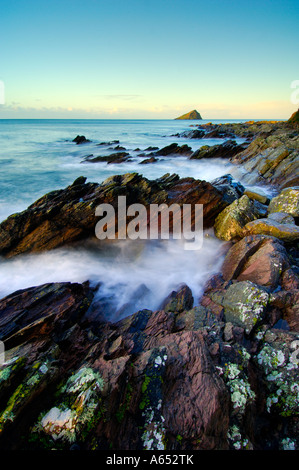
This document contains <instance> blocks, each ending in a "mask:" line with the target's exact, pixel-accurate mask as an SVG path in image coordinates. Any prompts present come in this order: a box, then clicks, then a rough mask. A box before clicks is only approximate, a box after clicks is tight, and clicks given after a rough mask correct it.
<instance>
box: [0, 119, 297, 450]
mask: <svg viewBox="0 0 299 470" xmlns="http://www.w3.org/2000/svg"><path fill="white" fill-rule="evenodd" d="M277 126H278V125H277V123H272V124H271V123H265V124H263V125H261V126H260V136H259V137H258V139H261V140H260V141H259V143H257V142H255V141H253V142H252V144H254V145H252V147H251V149H250V150H249V151H248V154H247V157H248V160H247V157H245V156H244V152H241V155H237V156H236V159H237V160H238V158H240V161H242V159H243V158H244V163H245V164H247V163H248V164H249V165H251V164H253V160H255V164H256V165H257V166H256V167H255V168H257V169H258V175H259V176H258V177H262V178H264V177H265V181H266V180H267V181H272V180H273V181H276V182H279V181H280V178H281V181H283V174H284V175H285V176H286V178H287V180H286V181H285V182H284V183H281V184H280V182H279V184H280V186H281V190H279V191H278V194H277V196H275V197H273V198H272V199H271V200H270V198H268V197H264V196H263V195H262V194H259V193H255V192H254V191H250V190H248V189H247V188H246V187H244V186H243V185H241V184H240V183H239V182H237V181H234V180H233V178H232V177H231V175H224V176H223V177H221V178H217V179H216V180H214V181H213V182H212V183H207V182H205V181H199V180H194V179H193V178H179V176H178V175H169V174H166V175H164V176H163V177H161V178H159V179H157V180H155V181H149V180H147V179H146V178H143V177H142V176H140V175H138V174H136V173H133V174H125V175H120V176H113V177H111V178H108V179H107V180H106V181H104V182H103V183H102V184H96V183H86V178H84V177H79V178H77V179H76V180H75V181H74V183H73V184H72V185H70V186H68V187H67V188H65V189H61V190H57V191H52V192H51V193H48V194H46V195H45V196H43V197H42V198H40V199H39V200H38V201H36V202H35V203H34V204H32V205H31V206H30V207H29V208H28V209H27V210H26V211H23V212H22V213H19V214H14V215H12V216H10V217H9V218H8V219H6V220H5V221H4V222H2V224H1V225H0V228H1V231H0V249H1V255H2V256H7V257H11V256H15V255H17V254H19V253H25V252H32V251H40V250H44V249H51V248H54V247H57V246H62V245H63V244H70V243H72V242H74V241H80V240H87V239H88V240H90V239H91V238H92V237H93V236H94V230H95V224H96V220H97V219H96V218H95V208H96V207H97V205H99V204H101V203H103V202H105V203H110V204H112V205H113V207H115V208H117V200H118V196H119V195H125V196H126V197H127V204H128V205H129V204H131V203H136V202H140V203H142V204H144V205H145V206H146V207H147V206H148V205H149V204H150V203H157V204H160V203H166V204H168V205H170V204H172V203H178V204H179V205H182V204H185V203H191V204H195V203H202V204H203V206H204V224H205V227H214V231H215V235H216V236H217V237H219V238H220V239H221V240H225V241H228V243H224V244H223V250H224V253H225V258H224V262H223V264H222V267H221V269H220V272H219V273H217V274H215V275H214V276H213V277H212V278H211V279H207V282H206V284H205V286H204V288H203V294H202V296H201V297H200V298H199V299H197V298H195V297H194V295H193V293H192V290H191V289H190V287H189V286H188V285H186V284H184V283H183V282H184V280H182V284H180V285H178V286H177V288H175V289H174V290H173V291H172V292H170V293H169V295H168V296H167V297H166V298H165V300H164V301H163V302H162V304H161V305H160V307H159V309H158V310H157V311H151V310H148V309H142V310H139V311H137V312H135V313H134V314H133V315H129V316H126V317H125V318H122V320H120V321H112V320H111V321H109V320H107V318H109V311H108V306H107V303H105V298H102V297H101V298H99V297H97V296H96V295H95V289H96V288H94V287H91V285H90V283H89V282H85V283H84V284H78V283H69V282H65V283H54V284H45V285H41V286H35V287H31V288H28V289H24V290H20V291H17V292H14V293H12V294H10V295H8V296H7V297H5V298H4V299H2V300H0V340H1V341H3V342H4V345H5V362H4V364H2V365H0V403H1V405H0V448H1V450H19V449H21V450H22V449H26V450H28V449H30V450H45V449H52V450H56V449H57V450H70V449H77V450H78V449H81V450H110V451H113V450H118V449H121V450H139V449H148V450H155V451H157V450H163V449H164V450H167V451H168V450H169V451H185V450H186V451H190V450H192V451H193V450H224V449H225V450H226V449H231V450H237V449H254V450H265V449H271V450H289V449H298V448H299V439H298V426H299V393H298V391H299V356H298V351H299V309H298V305H299V251H298V243H297V238H298V226H297V224H298V198H299V193H298V188H297V187H296V186H291V185H290V184H289V183H288V181H289V182H290V179H288V178H291V168H293V176H292V178H293V179H294V178H295V169H296V164H297V163H296V161H297V160H296V158H294V160H288V158H289V157H290V155H292V154H293V152H294V148H295V146H296V136H295V135H293V137H292V134H290V132H294V131H293V130H292V131H290V127H287V126H286V127H285V134H284V135H283V133H279V132H278V127H277ZM280 126H281V125H280ZM257 127H258V125H257ZM245 128H246V126H244V127H243V131H244V132H245ZM249 129H250V126H249V125H248V126H247V131H248V132H249ZM292 129H293V128H292ZM240 132H241V127H240ZM262 132H263V133H264V134H263V135H262ZM280 132H281V127H280ZM272 139H273V140H272ZM262 141H263V142H264V144H262ZM275 142H276V143H277V145H276V144H275ZM256 144H258V145H257V146H256ZM175 145H176V146H177V144H175ZM263 145H264V146H265V147H263ZM284 145H285V146H286V149H287V152H289V153H288V154H287V153H285V154H284V156H282V154H281V153H280V152H281V151H282V148H281V146H284ZM291 145H293V147H291ZM182 147H184V146H182ZM249 147H250V145H249ZM249 147H248V149H249ZM262 147H263V149H264V150H262V152H261V154H259V152H260V148H262ZM176 148H177V149H178V148H179V146H177V147H176ZM166 149H167V148H166ZM173 149H174V148H172V149H171V150H170V151H173ZM248 149H247V150H248ZM254 149H255V150H254ZM275 149H276V150H275ZM118 150H119V149H118ZM155 150H157V149H155ZM247 150H246V151H245V152H247ZM149 151H152V149H150V150H149ZM163 151H164V153H165V152H166V153H165V155H166V154H167V153H168V151H169V149H167V150H165V149H164V150H163ZM263 152H265V153H263ZM275 152H277V153H275ZM178 153H179V152H178ZM274 154H275V155H276V157H277V158H278V160H276V158H275V156H274ZM250 155H251V156H250ZM279 155H280V156H279ZM294 156H296V151H295V154H293V157H294ZM268 157H269V158H268ZM293 157H292V158H293ZM263 159H264V160H263ZM283 162H284V163H283ZM262 163H264V165H265V167H267V170H266V171H265V172H264V173H263V174H262V172H261V168H262ZM282 163H283V165H284V166H283V167H282V166H280V165H281V164H282ZM255 164H254V165H255ZM288 164H290V167H288ZM254 165H253V166H254ZM279 167H280V168H279ZM252 168H253V167H252ZM283 168H284V170H283ZM287 168H288V170H287ZM284 184H287V185H288V186H287V187H286V188H282V186H283V185H284ZM286 234H287V236H286ZM290 234H292V236H290ZM294 234H295V236H294ZM209 236H211V235H209ZM148 292H149V291H148V289H147V287H146V285H145V284H142V285H140V286H139V287H138V286H136V289H135V290H134V291H133V292H132V298H135V297H139V298H145V297H146V295H147V294H148ZM143 296H144V297H143ZM127 307H128V305H127V304H125V305H123V307H121V309H120V310H119V311H121V312H122V313H123V314H126V311H127V310H126V309H127Z"/></svg>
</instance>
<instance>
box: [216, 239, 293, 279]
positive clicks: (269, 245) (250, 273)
mask: <svg viewBox="0 0 299 470" xmlns="http://www.w3.org/2000/svg"><path fill="white" fill-rule="evenodd" d="M288 267H289V262H288V258H287V253H286V250H285V248H284V247H283V245H282V244H281V243H280V242H279V241H278V240H277V239H275V238H274V237H268V236H263V235H255V236H247V237H245V238H243V239H242V240H240V241H239V242H237V243H235V244H234V245H233V246H232V248H230V250H229V252H228V253H227V255H226V257H225V260H224V263H223V265H222V274H223V277H224V279H225V280H227V281H228V280H231V279H237V280H238V281H245V280H246V281H251V282H254V283H255V284H258V285H261V286H267V287H270V288H275V287H276V286H277V285H278V282H279V279H280V274H281V272H282V271H284V270H285V269H286V268H288Z"/></svg>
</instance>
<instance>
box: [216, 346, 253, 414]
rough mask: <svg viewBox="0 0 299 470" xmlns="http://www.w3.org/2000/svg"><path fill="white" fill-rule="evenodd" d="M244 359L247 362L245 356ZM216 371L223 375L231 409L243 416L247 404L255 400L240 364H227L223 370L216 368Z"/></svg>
mask: <svg viewBox="0 0 299 470" xmlns="http://www.w3.org/2000/svg"><path fill="white" fill-rule="evenodd" d="M247 354H248V353H247ZM245 358H246V360H248V359H247V355H246V356H245ZM217 369H218V371H220V374H221V375H223V379H224V381H225V383H226V384H227V386H228V388H229V391H230V399H231V403H232V406H233V408H234V409H235V410H236V411H237V412H238V413H240V414H244V412H245V409H246V406H247V405H248V403H250V402H252V401H254V399H255V393H254V391H253V390H252V389H251V387H250V384H249V381H248V379H247V377H246V374H245V372H244V367H243V366H242V365H241V364H234V363H231V362H229V363H227V364H225V366H224V367H223V368H221V367H218V368H217Z"/></svg>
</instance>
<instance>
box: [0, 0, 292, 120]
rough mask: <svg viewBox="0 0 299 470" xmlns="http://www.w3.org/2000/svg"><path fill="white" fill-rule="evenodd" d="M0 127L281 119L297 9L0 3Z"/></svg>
mask: <svg viewBox="0 0 299 470" xmlns="http://www.w3.org/2000/svg"><path fill="white" fill-rule="evenodd" d="M0 18H1V20H0V23H1V24H0V39H1V50H0V59H1V60H0V80H1V81H2V82H3V84H4V86H5V103H4V104H2V105H1V104H0V118H43V117H44V118H152V119H155V118H158V119H159V118H161V119H165V118H166V119H168V118H170V119H172V118H174V117H176V116H178V115H180V114H182V113H185V112H187V111H190V110H191V109H194V108H195V109H197V110H198V111H200V112H201V114H202V115H203V117H204V118H206V119H213V118H214V119H216V118H220V119H222V118H246V119H247V118H253V119H255V118H261V119H262V118H273V119H275V118H280V119H285V118H288V117H289V115H290V114H291V113H292V112H293V111H294V110H296V108H297V107H298V106H296V105H294V104H293V103H291V100H290V96H291V92H292V90H291V88H290V86H291V83H292V82H293V81H294V80H299V60H298V57H299V55H298V50H299V28H298V23H299V2H298V0H285V1H277V0H260V1H256V0H251V1H250V2H249V1H243V0H239V1H235V0H206V1H201V0H146V1H144V0H106V1H103V0H85V1H82V0H80V1H79V0H60V1H57V0H51V1H46V0H39V1H36V0H0Z"/></svg>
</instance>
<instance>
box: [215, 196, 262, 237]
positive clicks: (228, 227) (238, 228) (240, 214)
mask: <svg viewBox="0 0 299 470" xmlns="http://www.w3.org/2000/svg"><path fill="white" fill-rule="evenodd" d="M260 215H261V213H260V207H259V206H258V205H257V203H256V201H253V200H251V199H249V197H248V196H246V195H243V196H242V197H241V198H240V199H236V200H235V201H234V202H233V203H232V204H230V205H229V206H228V207H226V208H225V209H224V210H223V211H222V212H221V213H220V214H219V215H218V216H217V218H216V220H215V224H214V231H215V235H216V237H218V238H220V239H221V240H226V241H228V240H233V239H237V238H240V237H242V236H243V228H244V227H245V225H246V224H247V223H248V222H250V221H252V220H254V219H257V218H258V217H259V216H260Z"/></svg>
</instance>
